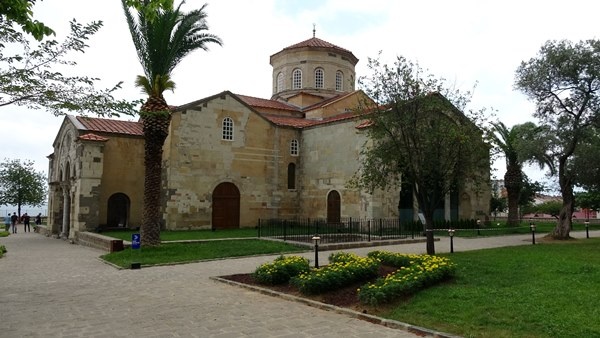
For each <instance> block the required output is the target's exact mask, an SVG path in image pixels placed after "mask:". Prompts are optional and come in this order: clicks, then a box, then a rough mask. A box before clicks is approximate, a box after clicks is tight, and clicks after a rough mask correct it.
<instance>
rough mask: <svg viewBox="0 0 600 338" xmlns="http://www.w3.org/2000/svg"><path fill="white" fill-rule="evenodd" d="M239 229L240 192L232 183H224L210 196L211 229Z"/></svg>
mask: <svg viewBox="0 0 600 338" xmlns="http://www.w3.org/2000/svg"><path fill="white" fill-rule="evenodd" d="M239 227H240V190H239V189H238V188H237V187H236V186H235V184H233V183H229V182H224V183H221V184H219V185H217V187H216V188H215V190H214V191H213V194H212V228H213V229H233V228H239Z"/></svg>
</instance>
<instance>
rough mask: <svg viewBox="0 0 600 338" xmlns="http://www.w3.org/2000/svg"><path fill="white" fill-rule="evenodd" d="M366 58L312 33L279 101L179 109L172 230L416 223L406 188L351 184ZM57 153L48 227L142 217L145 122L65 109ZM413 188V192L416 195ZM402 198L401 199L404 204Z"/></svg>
mask: <svg viewBox="0 0 600 338" xmlns="http://www.w3.org/2000/svg"><path fill="white" fill-rule="evenodd" d="M357 62H358V59H357V58H356V57H355V56H354V54H353V53H352V52H351V51H349V50H346V49H344V48H341V47H338V46H336V45H334V44H331V43H329V42H326V41H323V40H321V39H319V38H316V37H314V34H313V37H312V38H310V39H308V40H306V41H302V42H299V43H297V44H294V45H291V46H289V47H286V48H284V49H282V50H281V51H279V52H277V53H275V54H273V55H271V57H270V64H271V65H272V67H273V75H272V87H273V93H272V96H271V98H270V99H263V98H256V97H250V96H246V95H240V94H234V93H231V92H229V91H224V92H221V93H218V94H215V95H213V96H209V97H206V98H202V99H200V100H197V101H194V102H190V103H188V104H185V105H182V106H179V107H177V108H175V109H174V112H173V114H172V118H171V125H170V130H169V136H168V138H167V140H166V141H165V144H164V148H163V150H164V151H163V172H162V177H163V178H162V191H163V198H162V201H163V202H162V208H161V211H162V215H163V222H164V228H166V229H173V230H175V229H210V228H215V229H222V228H238V227H254V226H256V225H257V222H258V219H264V218H294V217H298V218H311V219H314V218H322V219H327V220H329V221H332V222H339V221H340V219H342V218H344V217H353V218H391V217H395V218H397V217H399V213H400V217H401V218H402V217H407V218H409V219H413V218H415V217H416V215H417V210H418V208H417V207H416V205H415V203H414V202H413V199H412V198H411V197H412V196H411V195H410V193H409V194H407V193H406V192H402V193H403V194H402V196H404V197H402V199H403V200H402V201H400V199H401V197H400V196H401V192H400V189H399V188H396V189H391V190H389V191H377V192H375V193H373V194H369V193H367V192H362V191H358V190H356V189H352V188H349V187H348V186H347V183H348V181H349V180H350V178H351V177H352V176H353V175H354V174H355V172H356V171H357V169H358V166H359V162H358V160H359V153H360V151H361V149H362V147H363V146H364V144H365V142H366V140H367V139H366V134H365V130H364V128H365V125H366V124H365V123H363V122H364V121H361V120H360V119H359V118H358V117H357V115H356V113H355V108H356V107H357V106H358V104H359V101H360V100H364V99H368V98H367V97H366V96H365V94H364V93H363V92H362V91H360V90H356V89H355V81H356V74H355V66H356V64H357ZM53 146H54V153H53V154H51V155H50V156H49V159H50V172H49V182H50V193H49V194H50V196H49V205H48V207H49V230H50V231H51V232H52V233H56V234H60V235H62V236H64V237H70V238H71V237H75V236H76V235H77V233H78V232H81V231H92V230H94V229H97V228H99V227H130V228H135V227H139V226H140V225H141V218H142V204H143V203H142V200H143V181H144V165H143V157H144V140H143V135H142V126H141V123H138V122H125V121H120V120H112V119H102V118H90V117H80V116H66V117H65V119H64V121H63V123H62V125H61V127H60V130H59V131H58V134H57V136H56V139H55V141H54V144H53ZM406 196H408V197H406ZM399 202H401V203H400V204H399ZM488 212H489V192H484V193H482V192H479V193H476V192H474V191H469V190H464V189H463V191H459V192H457V193H456V194H453V195H452V196H448V197H447V198H446V203H445V205H444V206H443V210H441V213H440V215H441V217H444V218H446V219H451V218H452V219H458V218H464V219H467V218H476V217H480V216H482V215H487V214H488Z"/></svg>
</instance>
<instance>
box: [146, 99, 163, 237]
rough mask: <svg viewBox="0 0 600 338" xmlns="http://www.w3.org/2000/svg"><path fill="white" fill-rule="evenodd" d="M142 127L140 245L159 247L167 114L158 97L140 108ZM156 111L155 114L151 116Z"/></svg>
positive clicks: (149, 100) (161, 100)
mask: <svg viewBox="0 0 600 338" xmlns="http://www.w3.org/2000/svg"><path fill="white" fill-rule="evenodd" d="M142 112H145V113H142V122H143V128H144V166H145V173H144V210H143V215H142V226H141V231H140V235H141V236H140V237H141V245H142V246H157V245H159V244H160V227H161V219H162V217H161V205H160V192H161V177H162V149H163V144H164V142H165V139H166V138H167V135H168V132H169V122H170V114H168V106H167V104H166V102H165V100H164V99H163V98H162V97H150V98H149V99H148V101H146V103H145V104H144V106H143V107H142ZM155 112H158V113H155Z"/></svg>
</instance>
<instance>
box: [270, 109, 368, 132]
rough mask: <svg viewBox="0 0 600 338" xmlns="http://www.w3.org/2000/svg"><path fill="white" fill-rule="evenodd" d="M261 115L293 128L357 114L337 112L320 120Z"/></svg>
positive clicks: (305, 126) (324, 122)
mask: <svg viewBox="0 0 600 338" xmlns="http://www.w3.org/2000/svg"><path fill="white" fill-rule="evenodd" d="M261 115H262V116H263V117H264V118H266V119H267V120H269V121H271V122H273V123H274V124H276V125H278V126H286V127H293V128H299V129H302V128H307V127H313V126H318V125H322V124H328V123H333V122H339V121H344V120H350V119H353V118H355V117H356V116H357V115H356V113H354V112H348V113H342V114H339V115H336V116H333V117H329V118H325V119H322V120H312V119H305V118H299V117H289V116H280V115H273V114H261Z"/></svg>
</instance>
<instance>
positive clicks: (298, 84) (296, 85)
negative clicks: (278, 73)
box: [292, 69, 302, 89]
mask: <svg viewBox="0 0 600 338" xmlns="http://www.w3.org/2000/svg"><path fill="white" fill-rule="evenodd" d="M292 86H293V89H302V71H301V70H300V69H294V72H293V73H292Z"/></svg>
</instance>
